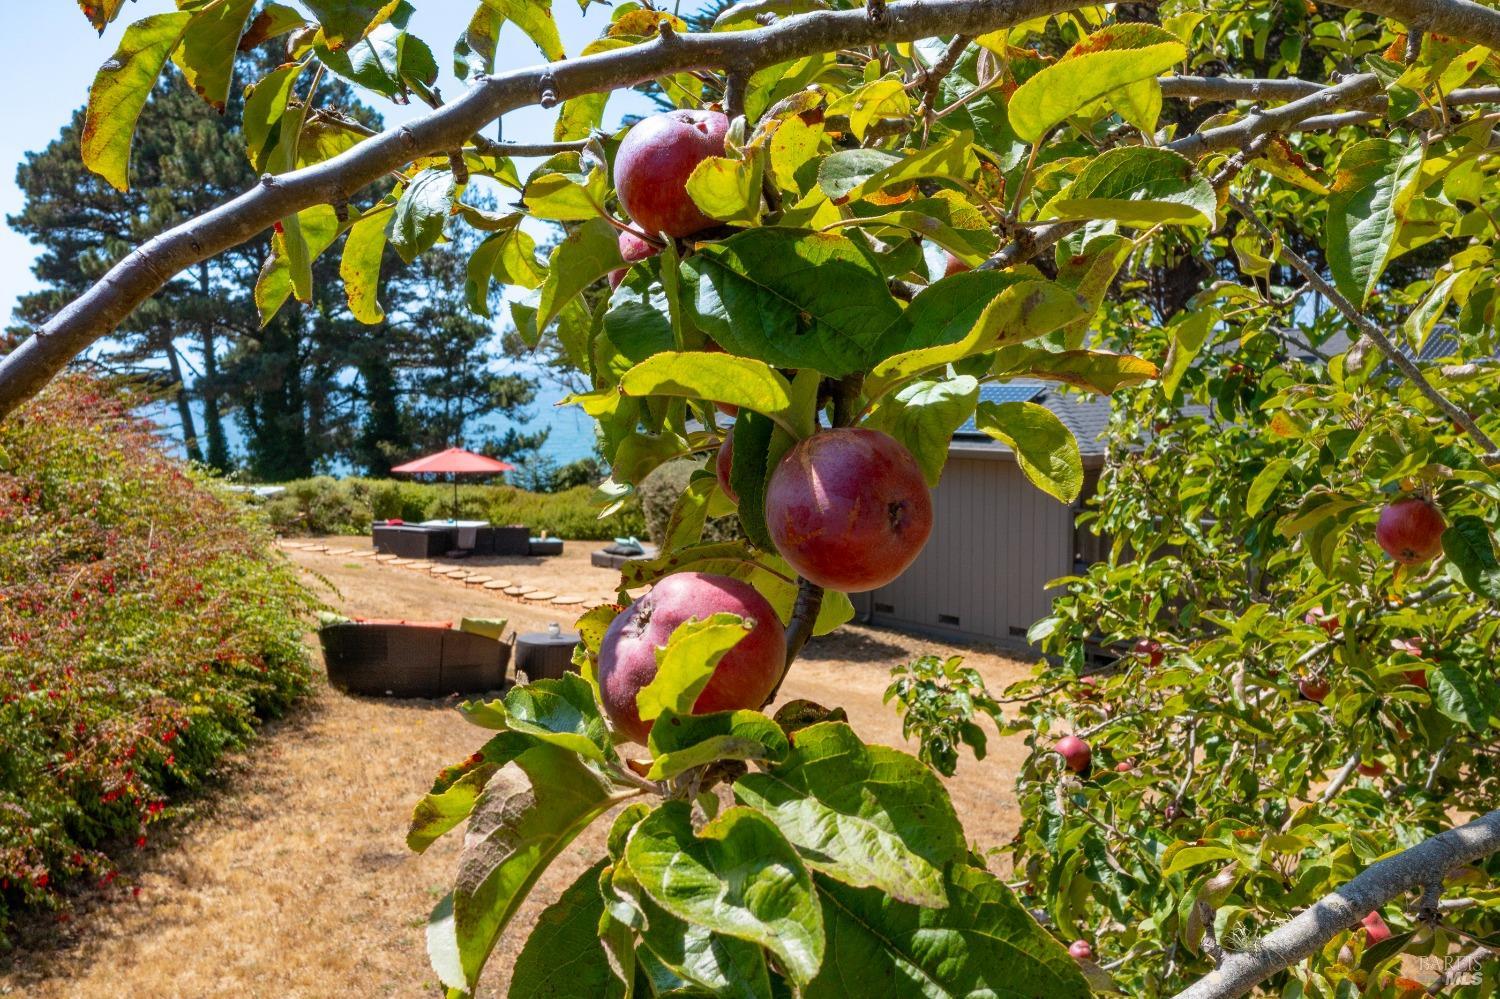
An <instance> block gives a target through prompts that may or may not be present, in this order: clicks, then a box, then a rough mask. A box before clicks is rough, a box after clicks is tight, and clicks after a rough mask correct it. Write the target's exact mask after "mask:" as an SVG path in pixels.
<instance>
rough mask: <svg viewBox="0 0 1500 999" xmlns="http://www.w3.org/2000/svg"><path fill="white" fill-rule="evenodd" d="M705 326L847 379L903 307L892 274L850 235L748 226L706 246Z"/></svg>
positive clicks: (729, 346) (772, 357)
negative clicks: (880, 267) (887, 276)
mask: <svg viewBox="0 0 1500 999" xmlns="http://www.w3.org/2000/svg"><path fill="white" fill-rule="evenodd" d="M693 262H694V263H695V265H696V266H697V267H698V269H699V271H700V273H701V274H702V280H700V281H699V282H698V296H697V301H696V303H694V305H695V308H694V311H695V312H696V319H697V323H698V326H699V327H700V328H701V329H703V331H704V332H706V333H708V335H709V336H711V337H713V339H714V340H715V342H717V343H718V344H719V345H720V346H721V347H723V348H724V349H725V350H727V351H729V352H731V353H734V354H740V355H743V356H746V357H754V358H757V359H759V360H762V361H765V362H766V363H767V364H770V365H772V366H774V367H778V368H782V367H785V368H813V369H815V370H817V371H821V372H822V373H823V374H825V375H829V376H832V377H842V376H844V375H847V374H850V373H851V372H854V371H858V370H862V369H863V368H864V366H865V364H866V363H867V351H868V349H869V348H870V346H871V345H872V344H873V343H874V342H875V339H876V338H877V337H878V336H879V335H880V333H881V331H882V330H884V329H885V328H887V327H888V326H890V324H891V323H892V322H893V321H895V319H896V318H897V316H898V315H899V314H900V307H899V306H898V305H897V304H896V300H895V299H894V298H892V297H891V293H890V290H889V289H888V288H887V287H886V281H885V277H884V276H883V275H882V274H881V273H880V271H879V270H878V269H877V268H876V267H875V265H874V264H873V263H871V262H870V260H869V259H867V258H866V257H865V255H864V254H862V253H861V252H860V251H859V249H858V247H856V246H855V245H854V244H853V243H852V242H850V241H849V240H847V239H845V238H844V237H843V236H838V235H833V234H830V233H819V232H805V231H801V230H795V229H776V228H763V229H750V230H747V231H745V232H741V233H738V234H736V235H734V236H730V237H729V238H728V239H725V240H723V241H721V242H717V243H709V244H706V245H705V246H703V247H701V248H700V249H699V251H698V253H696V254H695V255H694V256H693Z"/></svg>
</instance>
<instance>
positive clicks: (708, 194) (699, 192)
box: [687, 153, 763, 226]
mask: <svg viewBox="0 0 1500 999" xmlns="http://www.w3.org/2000/svg"><path fill="white" fill-rule="evenodd" d="M762 162H763V160H762V157H761V156H760V155H758V154H756V153H752V154H751V155H750V156H749V157H748V158H747V159H743V160H737V159H731V158H730V157H728V156H710V157H708V158H707V159H705V160H704V161H703V162H701V163H699V164H698V165H697V166H696V167H694V168H693V172H692V174H691V175H690V176H689V177H688V179H687V192H688V195H689V196H690V197H691V198H692V199H693V202H694V203H695V204H696V205H697V206H698V207H699V208H701V209H702V210H703V214H705V215H707V216H709V217H710V218H715V219H718V220H719V221H721V222H732V223H734V224H735V225H744V226H751V225H755V223H756V221H757V220H759V218H760V179H761V169H762V167H761V164H762Z"/></svg>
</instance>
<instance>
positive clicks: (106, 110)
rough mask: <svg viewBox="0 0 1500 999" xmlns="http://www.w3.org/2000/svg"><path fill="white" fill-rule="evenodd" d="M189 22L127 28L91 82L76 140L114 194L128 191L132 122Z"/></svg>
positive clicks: (182, 18)
mask: <svg viewBox="0 0 1500 999" xmlns="http://www.w3.org/2000/svg"><path fill="white" fill-rule="evenodd" d="M192 20H193V15H192V14H187V13H173V14H153V15H152V16H150V17H144V18H141V19H140V20H139V21H136V22H135V23H134V24H132V25H130V27H128V28H126V29H125V34H124V36H123V37H122V38H121V39H120V47H119V48H118V49H116V50H115V54H114V55H113V56H111V57H110V58H109V60H108V61H107V62H105V64H104V65H103V66H101V67H99V73H98V75H97V76H95V77H94V85H93V86H92V87H91V88H90V89H89V103H88V109H87V111H85V113H84V118H83V132H82V135H81V137H80V146H81V150H82V154H83V165H84V166H86V167H88V168H89V169H90V170H92V171H93V172H94V173H96V174H98V175H99V176H101V177H103V178H104V179H105V180H107V181H109V183H110V184H111V185H113V186H114V188H115V189H116V190H119V191H128V190H129V189H130V176H129V175H130V143H131V140H132V139H133V138H134V136H135V123H136V120H137V119H138V118H140V116H141V109H142V108H144V107H145V106H146V99H147V98H148V97H150V96H151V88H152V87H154V86H156V78H157V77H158V76H160V75H161V71H162V67H163V66H165V65H166V64H167V56H168V55H169V54H170V53H171V52H172V50H173V49H175V48H176V47H177V44H178V42H180V41H181V40H182V33H183V32H184V31H186V30H187V26H188V24H189V23H191V21H192Z"/></svg>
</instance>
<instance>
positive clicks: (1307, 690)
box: [1297, 676, 1332, 704]
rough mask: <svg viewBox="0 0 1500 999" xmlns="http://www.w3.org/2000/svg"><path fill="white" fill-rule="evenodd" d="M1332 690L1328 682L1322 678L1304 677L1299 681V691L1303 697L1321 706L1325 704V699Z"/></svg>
mask: <svg viewBox="0 0 1500 999" xmlns="http://www.w3.org/2000/svg"><path fill="white" fill-rule="evenodd" d="M1331 689H1332V688H1331V687H1329V686H1328V681H1327V680H1325V679H1323V678H1322V677H1320V676H1304V677H1303V678H1302V679H1300V680H1298V681H1297V690H1298V691H1299V692H1301V694H1302V696H1303V697H1305V698H1307V699H1308V700H1309V701H1316V702H1317V703H1319V704H1322V703H1323V699H1324V698H1325V697H1327V696H1328V692H1329V691H1330V690H1331Z"/></svg>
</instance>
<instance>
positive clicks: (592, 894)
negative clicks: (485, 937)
mask: <svg viewBox="0 0 1500 999" xmlns="http://www.w3.org/2000/svg"><path fill="white" fill-rule="evenodd" d="M608 863H609V861H608V860H600V861H598V862H597V863H595V864H594V866H592V867H590V868H589V869H588V870H586V871H584V872H583V873H582V874H580V875H578V877H577V878H576V879H575V880H574V881H573V883H572V884H571V885H569V886H568V888H567V890H565V891H564V892H563V893H562V896H561V897H560V898H558V900H557V901H556V902H553V903H552V904H551V905H549V906H547V908H545V909H543V910H542V911H541V914H540V915H538V916H537V918H536V926H535V927H534V928H533V929H532V931H531V935H530V936H528V937H527V938H526V944H525V946H523V947H522V948H521V953H519V954H517V955H516V959H515V964H514V965H513V966H512V967H511V972H510V990H509V991H508V992H507V993H506V996H507V999H556V997H558V996H570V995H571V996H589V997H590V999H593V997H598V999H624V997H625V996H626V995H627V994H628V991H629V990H627V989H626V988H625V983H624V982H622V981H620V979H619V978H618V977H617V976H616V975H615V973H614V970H613V969H612V968H611V967H610V963H609V958H608V957H607V956H606V954H605V952H604V947H603V945H602V944H601V943H600V941H599V923H600V920H601V919H603V918H604V897H603V896H602V895H601V894H600V893H599V881H600V877H601V875H603V874H604V869H605V867H606V866H608Z"/></svg>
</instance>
